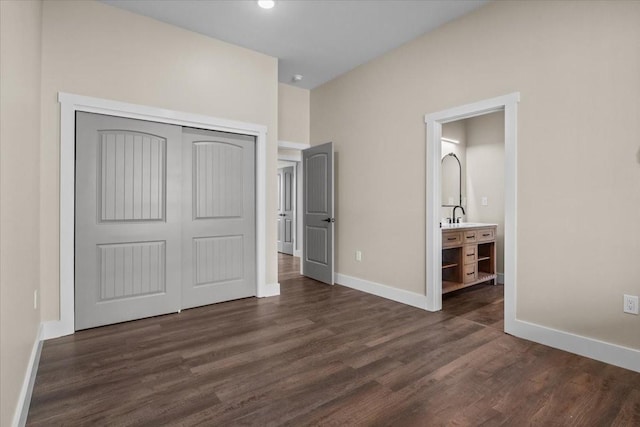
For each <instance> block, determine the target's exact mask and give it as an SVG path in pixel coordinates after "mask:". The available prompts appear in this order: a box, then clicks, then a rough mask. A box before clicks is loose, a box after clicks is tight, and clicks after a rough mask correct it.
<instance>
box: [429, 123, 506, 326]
mask: <svg viewBox="0 0 640 427" xmlns="http://www.w3.org/2000/svg"><path fill="white" fill-rule="evenodd" d="M504 148H505V144H504V111H496V112H492V113H487V114H482V115H480V116H475V117H471V118H467V119H462V120H456V121H453V122H448V123H445V124H443V125H442V138H441V153H442V154H441V155H442V158H441V161H440V163H441V180H440V182H441V219H440V223H441V227H442V233H443V249H442V252H441V253H442V294H443V297H442V309H443V311H445V312H447V313H451V314H454V315H456V316H461V317H464V318H466V319H469V320H473V321H475V322H477V323H480V324H483V325H485V326H489V327H494V328H497V329H499V330H502V329H503V328H504V319H503V318H504Z"/></svg>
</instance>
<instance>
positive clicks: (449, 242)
mask: <svg viewBox="0 0 640 427" xmlns="http://www.w3.org/2000/svg"><path fill="white" fill-rule="evenodd" d="M461 244H462V232H460V231H453V232H451V231H447V232H446V233H442V247H443V248H446V247H448V246H459V245H461Z"/></svg>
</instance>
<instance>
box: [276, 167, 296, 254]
mask: <svg viewBox="0 0 640 427" xmlns="http://www.w3.org/2000/svg"><path fill="white" fill-rule="evenodd" d="M293 182H294V175H293V166H287V167H285V168H280V169H278V252H282V253H285V254H289V255H293V236H294V233H295V228H294V217H293V216H294V207H293V205H294V203H293V201H294V197H295V193H294V188H293V187H294V186H293Z"/></svg>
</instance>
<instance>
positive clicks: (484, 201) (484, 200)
mask: <svg viewBox="0 0 640 427" xmlns="http://www.w3.org/2000/svg"><path fill="white" fill-rule="evenodd" d="M481 203H482V206H488V205H489V199H488V198H487V197H483V198H482V202H481Z"/></svg>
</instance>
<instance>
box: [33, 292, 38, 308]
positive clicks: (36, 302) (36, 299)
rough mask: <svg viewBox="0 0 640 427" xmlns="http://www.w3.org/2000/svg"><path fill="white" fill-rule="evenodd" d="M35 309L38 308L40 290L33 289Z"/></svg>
mask: <svg viewBox="0 0 640 427" xmlns="http://www.w3.org/2000/svg"><path fill="white" fill-rule="evenodd" d="M33 309H34V310H37V309H38V290H37V289H36V290H35V291H33Z"/></svg>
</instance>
